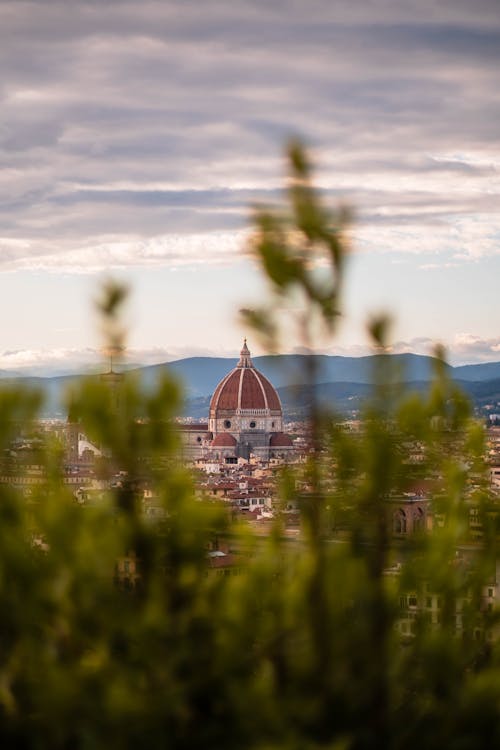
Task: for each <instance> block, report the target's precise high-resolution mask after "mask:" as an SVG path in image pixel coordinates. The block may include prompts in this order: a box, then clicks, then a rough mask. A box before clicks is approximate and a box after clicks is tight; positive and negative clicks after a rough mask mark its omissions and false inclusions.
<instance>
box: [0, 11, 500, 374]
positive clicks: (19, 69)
mask: <svg viewBox="0 0 500 750" xmlns="http://www.w3.org/2000/svg"><path fill="white" fill-rule="evenodd" d="M0 29H1V31H0V36H1V45H0V60H1V69H2V73H3V76H2V82H1V85H0V97H1V111H2V117H1V120H0V159H1V165H2V169H1V171H0V190H1V194H2V200H1V203H0V221H1V225H0V226H1V228H0V272H1V280H2V294H1V295H0V312H1V316H2V320H3V325H2V333H1V336H0V369H3V370H6V369H7V370H9V369H12V370H17V371H20V370H24V368H28V369H30V370H36V369H37V368H38V369H40V368H42V369H43V368H46V369H47V371H48V370H58V369H60V370H63V369H64V368H70V367H80V366H84V365H95V364H96V363H97V362H98V361H99V354H98V347H99V339H98V335H97V332H96V324H95V323H96V322H95V317H94V316H93V315H92V300H93V299H94V298H95V296H96V293H97V289H98V285H99V283H100V281H101V280H102V278H103V277H107V276H108V275H113V276H114V277H117V278H119V279H123V280H124V281H126V282H127V283H128V284H129V285H130V287H131V289H132V294H131V300H130V309H129V316H128V320H127V322H128V324H129V327H130V336H129V346H130V355H129V356H130V358H131V360H132V361H135V362H140V363H144V364H146V363H150V362H162V361H166V360H169V359H170V360H171V359H177V358H181V357H185V356H190V355H195V354H196V355H200V354H201V355H216V356H235V354H236V353H237V352H238V351H239V349H240V347H241V341H242V337H243V335H244V334H245V333H247V332H246V331H244V330H243V329H242V328H241V326H240V325H239V323H238V316H237V311H238V309H239V308H240V307H242V306H248V305H251V304H253V303H256V302H258V301H259V299H260V298H261V296H262V291H263V284H262V280H261V277H260V275H259V272H258V269H257V268H256V267H255V264H254V261H253V260H252V258H251V257H250V255H249V251H248V236H249V232H250V226H251V224H250V218H251V207H252V205H254V204H256V203H261V202H264V203H266V202H267V203H270V202H271V203H272V202H275V201H276V200H277V199H278V198H279V196H280V192H281V189H282V187H283V185H284V178H285V162H284V159H283V152H284V146H285V143H286V141H287V139H288V138H289V137H290V136H298V137H300V138H302V139H303V140H304V142H305V143H306V144H307V145H308V146H309V148H310V153H311V157H312V160H313V162H314V164H315V166H316V171H315V181H316V184H317V185H318V186H319V187H320V188H321V189H322V191H323V194H324V199H325V201H326V203H328V204H330V205H332V206H335V205H337V204H338V203H339V202H342V203H347V204H348V205H350V206H351V207H352V208H353V211H354V214H355V220H354V223H353V227H352V253H351V258H350V263H349V268H348V276H347V285H346V292H345V318H344V320H343V321H342V324H341V326H340V328H339V335H338V337H337V338H336V339H335V340H334V341H332V342H331V343H328V345H325V349H324V350H323V351H325V352H328V353H336V354H348V355H356V354H365V353H367V351H368V350H367V340H366V336H365V333H364V323H365V321H366V318H367V316H368V315H369V314H370V313H373V312H378V311H380V310H385V311H388V312H389V313H391V314H393V316H394V325H393V333H392V335H393V341H394V347H393V348H394V350H395V351H412V352H417V353H426V354H427V353H430V352H431V349H432V343H433V342H434V341H441V342H443V343H444V344H445V345H446V346H447V347H448V351H449V357H450V360H451V361H452V362H453V363H467V362H481V361H484V362H486V361H498V360H500V333H499V329H498V320H499V318H500V315H499V313H500V295H499V294H498V280H499V279H500V242H499V239H500V201H499V197H500V172H499V169H500V134H499V129H498V122H499V119H500V97H499V93H498V91H499V88H498V70H499V69H500V13H499V6H498V1H497V0H478V2H474V3H470V2H467V0H446V1H445V2H440V3H437V2H432V0H406V1H405V2H396V1H391V0H387V1H384V0H379V1H378V2H360V3H355V4H353V3H349V2H342V1H338V2H337V1H336V2H328V1H327V0H310V1H309V2H307V3H301V2H293V0H284V1H283V2H273V3H267V2H264V0H248V1H247V2H240V3H231V2H225V1H223V0H221V1H220V2H217V1H215V0H208V1H207V2H204V3H202V4H200V3H197V2H189V1H188V2H186V1H185V0H184V1H183V2H173V0H168V1H167V2H144V3H137V2H128V0H119V1H118V2H113V3H106V4H103V3H100V2H90V1H89V2H86V1H84V0H75V1H74V2H71V3H67V2H58V1H57V0H55V1H54V2H49V1H48V0H46V1H45V2H44V1H42V0H39V1H38V2H36V1H35V2H23V1H21V2H18V1H17V0H16V1H14V0H12V1H11V2H9V0H4V1H3V2H1V3H0ZM298 343H299V342H298V341H295V340H293V339H291V340H289V341H288V342H286V345H285V350H286V351H288V352H293V351H295V350H296V349H297V347H298ZM251 344H252V351H254V352H255V353H256V354H258V353H259V350H258V346H257V343H256V342H251Z"/></svg>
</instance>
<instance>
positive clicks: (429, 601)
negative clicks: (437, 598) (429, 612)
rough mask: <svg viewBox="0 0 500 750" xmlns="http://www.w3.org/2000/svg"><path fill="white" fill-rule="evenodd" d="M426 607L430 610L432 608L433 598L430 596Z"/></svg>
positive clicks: (426, 601)
mask: <svg viewBox="0 0 500 750" xmlns="http://www.w3.org/2000/svg"><path fill="white" fill-rule="evenodd" d="M425 606H426V607H428V608H429V609H430V608H431V607H432V596H428V597H427V598H426V600H425Z"/></svg>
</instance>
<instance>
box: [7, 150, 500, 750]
mask: <svg viewBox="0 0 500 750" xmlns="http://www.w3.org/2000/svg"><path fill="white" fill-rule="evenodd" d="M289 157H290V170H291V182H290V186H289V192H288V198H289V204H290V211H289V214H287V215H284V216H279V217H277V216H275V215H274V214H273V213H271V212H268V211H263V212H260V213H259V215H258V216H257V218H256V239H255V242H254V248H255V252H256V254H257V256H258V257H259V258H260V261H261V263H262V267H263V268H264V271H265V273H266V274H267V277H268V278H269V280H270V281H271V283H272V286H273V289H274V292H275V294H276V295H278V297H280V298H282V299H286V298H289V296H290V295H296V294H297V292H299V293H300V296H301V299H302V301H303V307H302V308H300V309H299V310H298V311H297V316H296V322H297V325H298V330H299V333H300V335H301V336H303V337H304V341H305V343H306V344H309V345H310V344H312V338H311V337H312V335H313V331H314V325H313V324H312V322H311V318H312V317H313V318H314V317H316V318H318V317H319V318H320V319H321V320H323V322H324V323H325V325H326V327H327V328H330V329H331V328H332V327H333V323H334V321H335V319H336V316H337V314H338V307H339V295H340V289H341V281H342V270H343V266H344V258H345V254H346V249H345V244H344V239H343V238H344V235H345V231H346V228H347V224H346V221H347V212H346V211H345V210H344V209H341V210H339V211H336V212H333V213H332V212H328V211H326V209H325V208H324V207H323V205H322V203H321V201H320V197H319V195H318V194H317V192H316V191H315V190H314V189H313V188H312V185H311V180H310V167H309V163H308V159H307V156H306V154H305V153H304V151H303V150H302V149H301V148H300V147H299V146H298V145H297V144H293V145H292V146H291V147H290V151H289ZM318 262H319V263H320V264H321V265H320V269H322V270H321V272H320V273H318V270H317V267H316V264H317V263H318ZM124 299H125V294H124V291H123V290H122V289H121V288H119V287H116V286H114V285H109V286H108V288H107V290H105V292H104V293H103V298H102V299H101V302H100V305H99V306H100V310H101V313H102V315H103V330H104V331H105V332H106V337H107V346H108V349H109V350H110V351H112V352H113V353H116V352H117V351H118V350H119V349H120V348H121V347H122V346H123V328H122V324H121V318H120V315H119V314H118V311H119V309H120V307H121V305H122V302H123V301H124ZM247 319H248V320H249V321H250V322H251V323H253V324H254V325H255V327H256V328H257V329H259V330H260V331H261V332H262V333H263V334H265V335H266V336H269V335H270V334H272V335H278V334H279V320H278V319H276V317H275V316H274V315H273V313H272V309H271V308H270V309H269V310H257V311H253V312H250V313H248V314H247ZM371 331H372V335H373V339H374V343H375V345H376V346H377V347H381V348H382V349H383V347H384V346H385V345H386V336H387V333H386V331H387V323H386V322H385V321H383V320H378V321H375V322H373V323H372V325H371ZM271 337H272V336H271ZM378 367H379V372H378V373H377V386H376V388H375V390H374V394H373V399H371V401H370V402H369V404H367V406H366V409H365V414H364V418H363V429H362V430H361V431H359V432H352V433H351V432H348V431H347V430H346V429H344V428H343V427H342V425H339V424H337V423H336V421H335V419H334V418H333V417H332V415H327V414H324V413H319V411H318V410H317V409H316V408H315V407H314V406H313V413H312V425H311V440H312V448H313V450H312V452H311V455H310V457H309V459H308V461H307V463H306V464H305V465H304V466H303V467H300V468H297V467H289V468H288V469H286V470H285V471H284V472H283V475H282V477H281V480H280V493H281V499H282V502H283V505H284V506H286V504H287V502H289V501H292V500H293V501H298V502H299V504H300V508H301V515H302V524H303V529H302V536H301V539H300V541H290V540H289V539H288V538H287V537H286V535H285V533H284V515H283V514H281V513H277V514H276V518H275V522H274V526H273V529H272V531H271V533H270V534H269V536H268V538H266V539H261V538H254V537H253V536H252V535H251V533H250V532H249V530H248V529H244V528H243V529H240V528H237V527H235V526H234V525H231V524H230V521H229V518H228V515H227V513H226V512H225V511H224V509H223V508H221V507H220V506H219V505H217V504H211V503H209V502H208V501H199V500H196V499H195V498H194V493H193V488H192V483H191V479H190V477H189V475H188V474H187V472H186V471H185V470H184V469H183V467H182V466H180V464H179V461H178V458H177V453H176V447H177V439H176V435H175V429H174V426H173V423H172V417H173V416H174V415H175V413H176V410H177V408H178V405H179V393H178V389H177V387H176V385H175V384H174V383H173V382H171V381H170V380H169V379H168V378H167V379H164V380H162V381H161V382H159V383H158V386H157V388H156V390H155V391H154V392H153V393H145V392H143V390H142V389H141V387H140V383H138V382H136V381H135V380H134V379H133V378H130V377H128V376H127V377H126V378H124V380H123V382H121V383H119V386H118V387H119V399H117V390H116V388H115V386H116V378H113V375H114V373H110V374H108V375H111V377H107V376H105V378H104V379H103V380H102V381H100V382H96V381H95V380H94V381H89V382H85V383H83V384H82V386H81V388H80V389H79V390H78V391H77V392H74V393H72V394H71V395H70V397H69V411H70V413H71V417H72V420H73V421H74V422H76V421H77V420H78V421H79V423H80V424H81V425H82V428H83V429H84V430H85V432H86V433H87V434H88V435H89V436H91V437H92V439H93V440H95V441H96V442H97V443H98V444H99V445H100V446H101V449H102V452H103V458H102V459H101V462H102V470H103V472H104V473H107V474H108V475H117V474H118V475H119V476H120V477H121V480H120V482H119V483H117V484H116V486H114V487H113V486H110V487H108V488H107V489H106V490H105V491H104V492H103V496H102V497H101V498H100V499H99V501H98V502H96V503H88V504H79V503H77V502H76V501H75V497H74V495H73V492H72V491H71V489H70V488H69V487H68V486H66V485H65V484H64V482H63V471H64V466H63V461H62V450H61V445H57V444H56V443H54V442H53V441H50V440H48V439H47V440H45V441H44V442H43V443H42V444H41V445H40V446H39V449H38V459H37V460H38V461H39V462H40V464H42V465H43V467H44V469H43V473H42V475H41V479H40V481H39V482H38V483H34V484H33V485H32V486H31V487H30V489H31V493H30V494H27V495H25V496H22V494H21V493H20V492H18V491H17V490H16V488H15V487H13V486H11V485H10V484H8V483H5V482H3V483H2V484H0V516H1V522H0V612H1V613H2V614H1V618H0V738H1V741H2V746H3V747H21V748H22V747H25V748H47V747H50V748H85V749H86V748H128V747H131V748H132V747H133V748H137V747H173V748H186V749H187V748H198V747H199V748H218V749H220V748H222V749H223V748H290V749H294V750H299V749H300V750H303V749H304V748H305V749H307V748H310V749H313V748H339V749H340V748H375V747H376V748H391V747H393V748H413V747H426V748H440V750H441V749H442V748H445V747H446V748H456V749H457V750H459V749H460V750H462V749H464V748H477V747H483V746H484V747H488V748H489V747H494V746H496V745H498V744H499V743H500V719H499V716H500V712H499V701H500V691H499V684H500V680H499V660H498V658H499V654H498V644H497V641H496V640H495V639H494V638H493V639H491V638H490V635H494V633H495V627H496V624H497V623H496V618H497V614H496V613H495V612H492V613H488V612H483V611H481V596H482V588H483V587H484V585H485V582H488V581H490V580H491V578H492V576H493V575H494V568H495V565H496V553H497V550H496V541H497V530H496V528H495V521H494V519H495V517H497V516H495V512H496V506H495V505H494V503H493V502H492V499H491V498H490V497H489V490H488V486H487V482H486V478H485V471H484V469H485V467H484V444H483V438H484V436H483V433H482V430H481V429H479V428H478V426H477V424H476V423H475V422H474V421H473V420H472V418H471V414H470V409H469V405H468V404H467V402H466V401H465V400H464V398H463V397H462V396H461V394H460V393H458V392H457V390H456V388H455V387H454V386H453V384H452V383H450V382H449V381H447V380H446V372H445V368H444V367H443V366H442V365H441V364H440V362H439V360H438V367H437V370H438V372H437V373H436V380H435V383H434V385H433V387H432V388H431V390H430V391H429V393H428V394H425V395H424V396H416V395H408V394H404V393H400V392H399V391H398V387H397V386H396V385H395V377H394V373H393V372H392V369H391V368H392V365H391V361H390V359H388V358H384V357H383V358H381V359H380V361H379V362H378ZM310 375H311V378H312V379H314V367H313V366H312V368H311V370H310ZM106 377H107V379H106ZM39 407H40V399H39V397H38V396H37V395H36V394H32V393H28V392H24V391H21V390H14V391H10V392H7V391H2V392H1V393H0V420H1V421H0V427H1V430H0V439H1V441H2V449H3V450H4V451H5V450H9V447H10V446H11V444H12V439H13V438H14V436H15V435H16V434H18V433H19V430H20V429H21V428H20V425H22V426H23V427H22V429H23V430H25V431H26V430H27V429H28V428H27V427H26V426H25V425H26V424H32V423H33V420H34V419H35V417H36V414H37V410H38V408H39ZM416 456H417V458H418V460H415V457H416ZM26 476H28V475H26ZM424 480H426V481H427V482H429V489H428V492H429V494H430V496H431V497H432V506H431V508H432V514H433V519H434V529H433V531H432V533H426V532H425V530H424V529H420V530H419V531H418V532H417V533H415V534H414V535H413V536H411V538H410V539H409V540H406V541H405V540H403V538H397V539H394V537H393V534H392V520H391V519H392V511H393V510H396V511H397V509H398V508H399V504H400V503H401V502H402V499H403V498H404V497H405V494H404V493H406V492H410V491H412V489H413V488H414V487H415V486H416V485H418V484H419V483H422V482H424ZM144 487H147V488H148V490H149V491H150V492H151V493H152V494H154V496H155V497H156V498H157V501H158V503H159V505H160V506H161V507H162V509H163V511H164V514H163V516H162V518H161V519H160V520H157V521H156V522H154V523H152V522H151V520H150V519H148V517H147V515H146V514H145V513H144V512H143V505H142V504H143V499H142V490H143V488H144ZM471 507H474V508H477V509H478V512H479V514H480V518H481V519H482V521H483V530H484V533H483V537H482V539H481V540H480V541H474V540H472V539H471V538H470V531H469V526H468V523H467V520H468V517H469V510H470V508H471ZM492 519H493V520H492ZM215 538H225V539H227V540H229V542H230V543H231V545H232V546H233V548H234V549H235V550H237V551H238V552H239V553H240V556H241V559H242V560H243V561H244V562H243V563H242V564H240V566H239V567H238V569H237V573H238V574H237V575H231V576H215V575H211V574H210V571H209V569H208V567H207V550H208V548H209V545H210V544H211V543H213V541H214V539H215ZM124 562H127V564H128V565H129V566H130V570H129V574H127V575H122V569H121V567H120V566H121V564H122V563H124ZM396 563H397V564H396ZM135 564H137V573H138V575H137V576H135V575H134V572H133V568H134V565H135ZM127 582H128V583H134V586H133V587H132V586H130V590H129V587H127V585H126V584H127ZM428 598H430V599H432V602H433V606H432V607H429V606H427V603H426V600H427V599H428ZM415 603H416V604H417V605H418V606H416V605H415ZM434 604H435V605H436V606H434ZM438 605H439V606H438ZM410 614H411V615H413V618H412V619H411V618H410ZM437 614H438V615H439V618H440V620H439V621H437V618H434V615H437ZM430 615H432V617H433V618H434V619H435V621H434V622H430V621H429V616H430ZM457 615H459V616H460V622H461V627H460V629H459V632H460V635H457V620H456V618H457ZM403 623H406V624H407V625H408V629H407V631H406V632H404V631H403V629H402V624H403Z"/></svg>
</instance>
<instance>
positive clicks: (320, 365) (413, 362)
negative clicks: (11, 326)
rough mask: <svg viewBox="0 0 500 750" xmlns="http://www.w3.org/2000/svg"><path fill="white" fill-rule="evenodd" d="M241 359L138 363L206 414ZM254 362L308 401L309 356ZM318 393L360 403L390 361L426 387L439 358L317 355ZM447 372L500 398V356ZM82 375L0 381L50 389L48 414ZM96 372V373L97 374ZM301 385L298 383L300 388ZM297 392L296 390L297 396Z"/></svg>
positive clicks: (396, 371) (394, 370)
mask: <svg viewBox="0 0 500 750" xmlns="http://www.w3.org/2000/svg"><path fill="white" fill-rule="evenodd" d="M237 361H238V360H237V359H236V358H234V359H227V358H223V357H189V358H187V359H181V360H177V361H175V362H169V363H165V364H158V365H150V366H146V367H138V368H136V369H134V370H132V372H134V373H135V374H136V375H137V376H138V377H140V378H141V380H142V382H143V384H144V387H145V388H147V389H149V388H152V387H153V385H154V383H155V382H156V381H157V380H158V378H159V377H160V376H161V374H162V373H163V372H167V371H168V372H170V373H173V374H174V375H175V376H176V377H177V378H178V380H179V382H180V383H181V384H182V385H183V388H184V392H185V395H186V407H185V413H186V414H187V415H190V416H193V417H195V418H206V416H207V414H208V405H209V402H210V396H211V394H212V393H213V391H214V390H215V387H216V386H217V384H218V383H219V381H220V380H221V379H222V378H223V377H224V376H225V375H226V374H227V373H228V372H229V371H230V370H231V369H232V368H233V367H235V365H236V364H237ZM253 361H254V364H255V366H256V367H257V368H258V369H259V370H260V371H261V372H262V373H263V374H264V375H265V376H266V377H267V378H269V380H270V381H271V382H272V383H273V385H274V386H275V387H276V388H277V389H278V390H279V391H280V396H281V398H282V401H283V404H284V407H285V410H286V411H287V410H292V411H293V410H295V409H296V408H297V399H299V401H300V400H302V402H307V394H308V391H307V389H308V388H309V386H308V383H307V372H306V367H305V365H306V364H307V356H306V355H300V354H284V355H279V356H264V357H254V358H253ZM314 361H315V366H316V370H317V375H316V382H317V386H316V387H317V393H318V394H319V396H318V397H321V398H325V399H327V400H329V401H332V402H334V403H335V404H336V407H337V408H338V409H340V410H346V409H352V408H355V404H356V403H360V401H361V400H362V398H364V397H365V396H366V394H367V393H368V392H369V390H370V384H371V383H372V382H373V380H374V373H375V371H376V370H380V369H382V368H383V367H384V365H385V364H387V363H390V364H391V377H392V379H393V380H396V381H398V382H401V383H408V384H410V385H411V387H412V388H414V389H417V390H421V389H423V388H424V387H425V384H426V383H428V381H429V380H430V379H431V378H432V373H433V369H434V366H435V364H436V361H435V360H434V359H433V358H432V357H425V356H421V355H418V354H392V355H373V356H369V357H340V356H328V355H316V356H315V357H314ZM447 369H448V373H449V375H450V377H452V378H453V379H454V380H455V381H457V382H458V383H460V384H461V385H462V387H463V388H464V390H465V391H466V392H467V393H468V394H469V395H470V396H471V398H473V399H474V401H475V402H476V403H477V404H478V405H484V404H485V403H491V402H493V403H495V402H496V401H500V362H489V363H485V364H478V365H464V366H461V367H451V366H449V365H448V366H447ZM80 377H82V376H78V375H62V376H58V377H45V378H42V377H15V376H12V374H10V377H9V378H3V379H2V380H1V381H0V385H2V384H3V385H8V384H23V385H25V386H27V387H30V388H39V389H41V390H42V391H43V392H44V394H45V399H46V406H45V410H44V414H45V415H46V416H59V417H64V416H65V406H64V394H65V392H66V391H67V389H68V388H69V387H70V386H72V385H75V384H76V383H77V382H78V381H79V379H80ZM95 377H97V376H95ZM297 386H299V388H298V389H297ZM293 394H295V396H293Z"/></svg>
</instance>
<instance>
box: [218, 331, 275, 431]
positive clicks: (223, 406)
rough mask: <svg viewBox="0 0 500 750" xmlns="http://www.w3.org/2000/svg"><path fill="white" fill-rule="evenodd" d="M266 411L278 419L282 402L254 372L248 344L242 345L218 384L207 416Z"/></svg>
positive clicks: (264, 380)
mask: <svg viewBox="0 0 500 750" xmlns="http://www.w3.org/2000/svg"><path fill="white" fill-rule="evenodd" d="M240 410H243V411H247V410H248V411H257V410H258V411H260V410H265V411H266V412H267V413H268V414H272V415H273V416H274V415H277V416H278V415H279V416H281V402H280V399H279V396H278V394H277V393H276V390H275V389H274V387H273V386H272V385H271V383H270V382H269V380H268V379H267V378H266V377H264V375H262V373H261V372H259V371H258V370H256V369H255V367H254V366H253V362H252V360H251V358H250V352H249V350H248V347H247V343H246V340H245V343H244V344H243V349H242V350H241V356H240V361H239V362H238V364H237V366H236V367H235V368H234V370H231V372H230V373H228V375H226V377H225V378H223V379H222V380H221V382H220V383H219V385H218V386H217V388H216V389H215V391H214V395H213V396H212V400H211V402H210V416H211V417H214V418H215V417H217V415H218V413H220V412H237V411H238V412H239V411H240Z"/></svg>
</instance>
